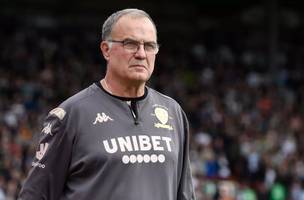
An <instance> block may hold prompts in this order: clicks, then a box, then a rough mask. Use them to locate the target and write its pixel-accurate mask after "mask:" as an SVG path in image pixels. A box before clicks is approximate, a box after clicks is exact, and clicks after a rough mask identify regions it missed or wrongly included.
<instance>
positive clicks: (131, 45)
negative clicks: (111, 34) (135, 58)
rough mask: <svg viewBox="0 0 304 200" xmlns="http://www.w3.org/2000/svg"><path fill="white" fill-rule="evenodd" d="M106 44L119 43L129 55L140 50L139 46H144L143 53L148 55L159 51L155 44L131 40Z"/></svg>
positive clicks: (157, 45)
mask: <svg viewBox="0 0 304 200" xmlns="http://www.w3.org/2000/svg"><path fill="white" fill-rule="evenodd" d="M108 42H115V43H121V44H122V46H123V48H124V49H125V50H127V51H129V52H130V53H136V52H137V51H138V49H139V48H140V45H144V49H145V52H146V53H148V54H157V53H158V50H159V44H157V43H156V42H139V41H136V40H132V39H125V40H121V41H119V40H108Z"/></svg>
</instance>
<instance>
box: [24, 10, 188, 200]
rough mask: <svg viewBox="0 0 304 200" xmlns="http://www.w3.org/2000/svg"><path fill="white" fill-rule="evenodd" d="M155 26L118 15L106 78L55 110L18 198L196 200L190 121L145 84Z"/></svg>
mask: <svg viewBox="0 0 304 200" xmlns="http://www.w3.org/2000/svg"><path fill="white" fill-rule="evenodd" d="M156 35H157V33H156V27H155V24H154V22H153V21H152V19H151V18H150V16H149V15H148V14H147V13H146V12H144V11H142V10H138V9H125V10H121V11H118V12H116V13H114V14H112V15H111V16H110V17H109V18H108V19H107V20H106V21H105V23H104V25H103V31H102V42H101V44H100V49H101V51H102V54H103V56H104V58H105V59H106V61H107V71H106V76H105V77H104V79H102V80H101V81H100V82H98V83H95V84H92V85H91V86H89V87H88V88H86V89H84V90H83V91H81V92H80V93H78V94H76V95H74V96H73V97H71V98H69V99H68V100H66V101H65V102H63V103H62V104H61V105H60V106H59V107H57V108H55V109H54V110H52V111H50V113H49V115H48V116H47V118H46V120H45V123H44V128H43V130H42V133H41V135H42V138H41V140H40V143H39V147H38V149H37V152H36V156H35V160H34V161H33V163H32V165H33V168H32V170H31V172H30V173H29V176H28V178H27V180H26V181H25V183H24V185H23V188H22V190H21V192H20V196H19V199H20V200H40V199H46V200H76V199H77V200H102V199H104V200H122V199H123V200H192V199H194V192H193V187H192V182H191V171H190V164H189V157H188V148H189V131H188V122H187V118H186V116H185V114H184V112H183V111H182V109H181V108H180V106H179V105H178V104H177V103H176V102H175V101H174V100H173V99H171V98H169V97H167V96H164V95H162V94H160V93H158V92H156V91H155V90H153V89H151V88H149V87H147V86H146V82H147V81H148V80H149V78H150V76H151V74H152V72H153V69H154V62H155V56H156V54H157V53H158V48H159V47H158V44H157V36H156Z"/></svg>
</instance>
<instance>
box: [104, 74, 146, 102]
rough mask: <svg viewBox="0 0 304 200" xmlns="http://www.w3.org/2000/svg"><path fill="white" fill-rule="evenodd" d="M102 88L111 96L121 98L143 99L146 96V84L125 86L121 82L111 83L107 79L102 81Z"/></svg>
mask: <svg viewBox="0 0 304 200" xmlns="http://www.w3.org/2000/svg"><path fill="white" fill-rule="evenodd" d="M100 83H101V85H102V87H103V88H104V89H105V90H106V91H107V92H108V93H110V94H112V95H115V96H119V97H130V98H136V97H142V96H143V95H144V94H145V84H141V85H136V84H123V83H121V82H116V81H111V80H109V79H108V78H107V77H105V78H104V79H102V80H101V81H100Z"/></svg>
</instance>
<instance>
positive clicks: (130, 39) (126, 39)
mask: <svg viewBox="0 0 304 200" xmlns="http://www.w3.org/2000/svg"><path fill="white" fill-rule="evenodd" d="M128 40H129V41H134V42H139V43H141V41H138V40H136V39H132V38H125V39H123V41H128ZM143 42H144V43H157V42H155V41H143Z"/></svg>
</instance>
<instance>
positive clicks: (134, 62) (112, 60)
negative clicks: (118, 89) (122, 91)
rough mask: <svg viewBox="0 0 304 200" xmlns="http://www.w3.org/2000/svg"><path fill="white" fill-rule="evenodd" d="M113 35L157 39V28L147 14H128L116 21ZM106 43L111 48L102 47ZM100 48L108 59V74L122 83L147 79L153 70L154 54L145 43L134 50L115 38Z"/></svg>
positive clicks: (114, 36)
mask: <svg viewBox="0 0 304 200" xmlns="http://www.w3.org/2000/svg"><path fill="white" fill-rule="evenodd" d="M111 39H112V40H115V41H123V40H126V39H130V40H135V41H138V42H141V43H143V42H155V43H156V30H155V28H154V26H153V24H152V22H151V21H150V20H149V19H148V18H146V17H134V16H128V15H126V16H122V17H121V18H120V19H119V20H118V22H117V23H116V24H115V25H114V27H113V29H112V34H111ZM105 45H106V46H105ZM110 45H111V46H110ZM107 46H108V47H109V48H106V49H107V50H104V49H103V48H105V47H107ZM101 49H102V50H103V54H104V57H105V59H106V60H107V61H108V66H107V75H109V77H110V78H112V79H116V80H119V81H120V82H122V83H131V84H140V83H144V82H146V81H147V80H148V79H149V78H150V76H151V74H152V72H153V70H154V62H155V54H153V53H147V52H146V51H145V50H144V46H143V45H140V47H139V49H138V51H136V52H135V53H134V52H130V51H128V50H127V49H125V48H124V46H123V44H122V43H115V42H112V43H111V44H110V43H109V42H103V43H102V45H101Z"/></svg>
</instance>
